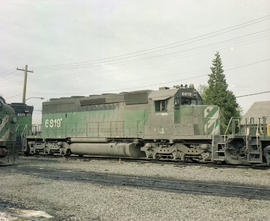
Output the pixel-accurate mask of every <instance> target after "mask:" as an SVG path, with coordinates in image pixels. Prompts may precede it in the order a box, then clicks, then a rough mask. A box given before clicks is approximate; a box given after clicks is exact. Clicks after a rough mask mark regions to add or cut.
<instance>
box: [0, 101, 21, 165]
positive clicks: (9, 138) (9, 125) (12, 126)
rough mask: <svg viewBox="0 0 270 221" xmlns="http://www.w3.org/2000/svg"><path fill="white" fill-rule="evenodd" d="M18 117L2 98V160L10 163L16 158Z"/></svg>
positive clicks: (0, 139)
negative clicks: (4, 159)
mask: <svg viewBox="0 0 270 221" xmlns="http://www.w3.org/2000/svg"><path fill="white" fill-rule="evenodd" d="M16 120H17V119H16V115H15V112H14V110H13V109H12V108H11V107H10V106H9V105H8V104H6V102H5V99H4V98H3V97H1V96H0V160H1V161H2V160H3V158H6V159H7V160H8V161H10V160H12V159H14V156H15V149H14V148H15V140H16ZM10 157H12V158H10Z"/></svg>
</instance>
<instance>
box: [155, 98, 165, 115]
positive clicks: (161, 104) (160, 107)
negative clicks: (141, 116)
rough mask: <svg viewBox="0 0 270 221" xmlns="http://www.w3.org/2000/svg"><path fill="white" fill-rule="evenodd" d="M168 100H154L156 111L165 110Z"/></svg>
mask: <svg viewBox="0 0 270 221" xmlns="http://www.w3.org/2000/svg"><path fill="white" fill-rule="evenodd" d="M167 106H168V100H160V101H155V111H156V112H167Z"/></svg>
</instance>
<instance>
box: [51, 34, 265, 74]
mask: <svg viewBox="0 0 270 221" xmlns="http://www.w3.org/2000/svg"><path fill="white" fill-rule="evenodd" d="M269 31H270V29H264V30H261V31H257V32H252V33H248V34H245V35H240V36H237V37H234V38H230V39H226V40H222V41H217V42H213V43H208V44H204V45H200V46H197V47H192V48H189V49H185V50H181V51H173V52H168V53H163V54H159V55H153V56H148V57H144V59H149V58H156V57H162V56H166V55H172V54H179V53H181V54H185V53H186V52H189V51H193V50H196V49H201V48H205V47H209V46H212V45H216V44H222V43H226V42H229V41H234V40H237V39H242V38H246V37H253V36H256V35H258V34H262V33H268V32H269ZM135 59H138V58H135ZM133 60H134V59H133ZM127 61H130V60H125V61H124V60H122V61H121V60H119V61H114V62H113V61H110V62H107V63H106V64H116V63H117V64H119V63H120V64H121V63H126V62H127ZM101 64H105V63H95V64H94V63H93V64H80V65H76V66H75V65H72V66H71V67H51V68H50V67H49V69H51V70H52V69H53V70H55V69H56V70H58V69H61V70H64V69H67V70H75V69H80V68H88V67H87V66H86V65H92V66H93V65H101ZM47 69H48V68H47Z"/></svg>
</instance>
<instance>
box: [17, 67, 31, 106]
mask: <svg viewBox="0 0 270 221" xmlns="http://www.w3.org/2000/svg"><path fill="white" fill-rule="evenodd" d="M17 70H18V71H24V84H23V98H22V102H23V103H24V104H25V96H26V84H27V73H28V72H30V73H34V71H29V70H28V65H27V64H26V65H25V67H24V69H23V68H18V67H17Z"/></svg>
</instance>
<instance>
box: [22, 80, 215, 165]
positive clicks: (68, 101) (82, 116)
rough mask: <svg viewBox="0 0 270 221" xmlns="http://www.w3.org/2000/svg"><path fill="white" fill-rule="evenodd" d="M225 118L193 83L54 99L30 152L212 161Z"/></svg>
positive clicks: (29, 139) (32, 139) (27, 150)
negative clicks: (214, 139) (204, 100)
mask: <svg viewBox="0 0 270 221" xmlns="http://www.w3.org/2000/svg"><path fill="white" fill-rule="evenodd" d="M219 119H220V117H219V107H217V106H213V105H202V99H201V97H200V95H199V93H198V92H197V91H196V90H195V89H194V88H193V86H192V85H191V86H190V87H188V86H177V87H174V88H167V87H163V88H160V89H159V90H143V91H133V92H123V93H119V94H102V95H90V96H88V97H80V96H76V97H63V98H57V99H50V100H49V101H48V102H44V103H43V110H42V126H41V129H42V133H41V135H40V136H29V137H27V142H26V145H25V146H24V152H25V153H27V154H35V153H45V154H53V153H60V154H63V155H70V154H72V153H73V154H78V155H102V156H118V157H134V158H138V157H147V158H153V159H159V158H166V159H175V160H176V159H179V160H196V161H210V160H211V143H212V137H213V136H214V135H218V134H219V133H220V122H219Z"/></svg>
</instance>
